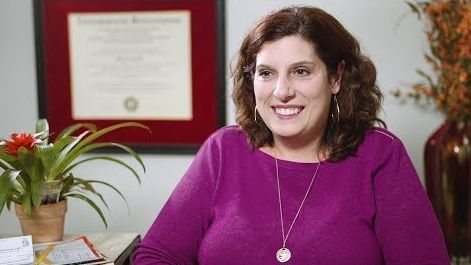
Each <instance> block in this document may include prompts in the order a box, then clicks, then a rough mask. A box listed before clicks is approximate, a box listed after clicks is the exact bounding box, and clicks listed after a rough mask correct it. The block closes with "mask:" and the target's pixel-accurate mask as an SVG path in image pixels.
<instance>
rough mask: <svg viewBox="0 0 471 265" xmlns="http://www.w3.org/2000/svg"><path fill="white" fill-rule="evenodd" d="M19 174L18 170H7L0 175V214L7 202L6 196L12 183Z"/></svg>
mask: <svg viewBox="0 0 471 265" xmlns="http://www.w3.org/2000/svg"><path fill="white" fill-rule="evenodd" d="M19 174H20V171H18V170H12V169H8V170H6V171H5V172H3V173H2V174H1V175H0V214H1V213H2V210H3V207H4V205H5V203H6V202H7V201H8V195H9V194H10V192H11V188H12V186H13V182H14V181H15V179H16V178H17V177H18V175H19Z"/></svg>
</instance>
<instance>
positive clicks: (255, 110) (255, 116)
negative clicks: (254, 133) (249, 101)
mask: <svg viewBox="0 0 471 265" xmlns="http://www.w3.org/2000/svg"><path fill="white" fill-rule="evenodd" d="M253 116H254V120H255V123H256V124H257V125H260V124H259V123H258V121H257V105H255V108H254V111H253Z"/></svg>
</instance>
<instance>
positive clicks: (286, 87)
mask: <svg viewBox="0 0 471 265" xmlns="http://www.w3.org/2000/svg"><path fill="white" fill-rule="evenodd" d="M273 94H274V95H275V97H276V98H278V99H279V100H281V101H288V100H290V99H291V98H292V97H294V89H293V87H292V84H291V80H290V79H289V78H287V77H280V78H278V80H277V81H276V84H275V88H274V91H273Z"/></svg>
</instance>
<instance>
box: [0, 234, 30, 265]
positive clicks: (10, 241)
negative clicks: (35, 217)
mask: <svg viewBox="0 0 471 265" xmlns="http://www.w3.org/2000/svg"><path fill="white" fill-rule="evenodd" d="M33 261H34V253H33V242H32V239H31V236H19V237H10V238H3V239H0V263H1V264H3V265H25V264H28V265H30V264H33Z"/></svg>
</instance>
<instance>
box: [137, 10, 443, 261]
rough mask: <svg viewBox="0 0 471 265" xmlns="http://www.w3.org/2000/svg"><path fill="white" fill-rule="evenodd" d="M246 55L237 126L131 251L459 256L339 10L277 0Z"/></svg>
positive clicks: (353, 257)
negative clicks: (386, 125) (390, 125)
mask: <svg viewBox="0 0 471 265" xmlns="http://www.w3.org/2000/svg"><path fill="white" fill-rule="evenodd" d="M238 55H239V57H238V60H237V62H236V64H235V68H234V86H233V93H232V98H233V100H234V103H235V107H236V115H237V118H236V120H237V123H238V126H228V127H226V128H222V129H220V130H219V131H217V132H215V133H214V134H213V135H211V136H210V137H209V138H208V139H207V140H206V142H205V144H204V145H203V146H202V147H201V149H200V150H199V152H198V154H197V155H196V157H195V160H194V161H193V163H192V165H191V166H190V168H189V169H188V171H187V172H186V174H185V176H184V177H183V178H182V180H181V182H180V183H179V185H178V186H177V188H176V189H175V191H174V192H173V194H172V195H171V197H170V199H169V200H168V202H167V204H166V205H165V206H164V208H163V209H162V211H161V212H160V214H159V216H158V217H157V219H156V220H155V222H154V224H153V225H152V227H151V229H150V230H149V232H148V233H147V235H146V236H145V238H144V240H143V242H142V243H141V244H140V245H139V247H138V250H137V252H136V255H135V258H136V259H135V263H134V264H138V265H139V264H200V265H209V264H225V265H232V264H234V265H235V264H239V265H240V264H261V265H263V264H274V263H276V262H280V263H285V262H288V263H291V264H331V265H337V264H351V265H385V264H436V265H438V264H440V265H445V264H447V265H449V264H450V261H449V259H448V256H447V252H446V248H445V244H444V241H443V237H442V234H441V231H440V227H439V225H438V222H437V220H436V218H435V216H434V212H433V210H432V208H431V207H430V202H429V201H428V198H427V195H426V193H425V191H424V189H423V188H422V185H421V183H420V180H419V178H418V176H417V173H416V171H415V169H414V167H413V165H412V163H411V161H410V159H409V157H408V154H407V152H406V150H405V148H404V146H403V145H402V143H401V141H400V140H399V139H398V138H397V137H396V136H394V135H393V134H392V133H391V132H389V131H387V130H385V129H383V128H378V127H375V126H376V124H377V123H378V122H380V120H379V119H378V118H377V113H378V110H379V108H380V103H381V99H382V94H381V92H380V90H379V88H378V87H377V86H376V70H375V67H374V65H373V63H372V62H371V61H370V60H369V59H368V58H367V57H365V56H364V55H363V54H362V53H361V51H360V46H359V44H358V42H357V41H356V40H355V38H354V37H353V36H352V35H351V34H350V33H349V32H348V31H347V30H345V28H344V27H343V26H342V25H341V24H340V23H339V22H338V21H337V20H336V19H335V18H333V17H332V16H331V15H329V14H327V13H326V12H324V11H323V10H321V9H318V8H314V7H289V8H284V9H281V10H278V11H275V12H273V13H271V14H268V15H267V16H266V17H264V18H262V19H261V20H260V21H259V22H258V23H257V24H256V25H255V26H254V28H252V29H251V30H250V31H249V33H248V34H247V36H246V37H245V38H244V40H243V42H242V45H241V47H240V49H239V54H238ZM380 123H381V122H380Z"/></svg>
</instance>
